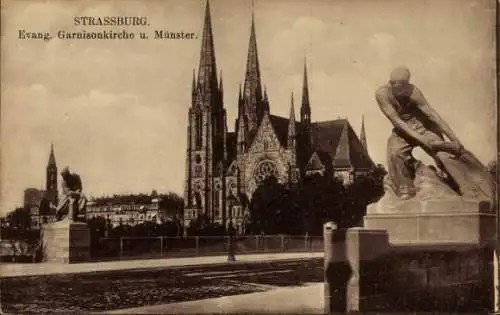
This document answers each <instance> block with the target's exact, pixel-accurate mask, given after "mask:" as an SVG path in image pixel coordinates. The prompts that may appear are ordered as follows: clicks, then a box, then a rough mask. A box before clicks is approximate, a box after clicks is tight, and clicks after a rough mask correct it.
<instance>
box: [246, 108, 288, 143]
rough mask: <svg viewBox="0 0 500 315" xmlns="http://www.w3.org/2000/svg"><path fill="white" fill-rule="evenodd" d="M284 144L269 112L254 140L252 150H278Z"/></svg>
mask: <svg viewBox="0 0 500 315" xmlns="http://www.w3.org/2000/svg"><path fill="white" fill-rule="evenodd" d="M282 147H283V146H282V144H281V143H280V140H279V138H278V135H277V134H276V131H275V129H274V127H273V124H272V123H271V119H270V117H269V115H268V114H266V115H264V117H263V118H262V121H261V123H260V125H259V128H258V129H257V133H256V134H255V137H254V139H253V141H252V144H251V146H250V149H249V151H250V152H267V151H278V150H279V149H280V148H282Z"/></svg>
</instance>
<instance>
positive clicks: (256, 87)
mask: <svg viewBox="0 0 500 315" xmlns="http://www.w3.org/2000/svg"><path fill="white" fill-rule="evenodd" d="M251 20H252V21H251V26H250V43H249V47H248V57H247V65H246V73H245V81H244V86H243V89H241V86H240V91H239V98H238V104H237V106H238V117H237V118H236V121H235V128H234V130H235V131H234V132H229V131H228V128H227V116H226V110H225V107H224V101H223V100H224V98H223V97H224V91H223V83H222V73H221V74H220V76H219V77H218V76H217V66H216V58H215V50H214V40H213V33H212V23H211V16H210V5H209V2H208V0H207V4H206V9H205V20H204V25H203V37H202V43H201V55H200V63H199V69H198V77H197V78H196V76H195V73H194V72H193V82H192V92H191V96H192V101H191V107H190V108H189V113H188V126H187V154H186V179H185V190H184V203H185V205H184V227H188V226H189V225H190V222H191V221H193V220H195V219H196V218H198V217H203V218H204V219H205V220H207V221H208V222H212V223H220V224H222V225H223V226H226V227H227V226H228V223H229V220H231V222H232V224H233V227H236V228H237V229H238V230H240V231H241V229H242V223H243V221H244V219H245V218H246V216H247V215H248V205H249V201H250V200H251V198H252V194H253V192H254V191H255V190H256V189H257V187H258V186H259V183H260V182H262V180H264V179H265V178H267V177H269V176H275V177H276V178H277V179H278V181H279V182H281V183H284V184H293V183H297V182H299V181H300V180H301V178H303V177H304V176H308V175H310V174H314V173H321V174H324V175H326V176H338V177H340V178H341V179H342V180H343V181H344V183H346V184H348V183H349V182H352V181H353V180H354V179H355V177H356V175H359V174H361V173H365V172H369V171H370V170H372V169H373V168H374V166H375V165H374V163H373V161H372V160H371V158H370V156H369V155H368V152H367V148H366V137H365V132H364V123H363V124H362V127H361V135H360V138H361V139H359V138H358V137H357V136H356V134H355V132H354V131H353V128H352V127H351V125H350V124H349V122H348V121H347V120H346V119H337V120H331V121H320V122H312V121H311V104H310V102H309V89H308V78H307V68H306V65H304V81H303V87H302V100H301V104H300V117H299V120H298V121H297V120H296V119H295V104H294V99H293V95H292V96H291V101H290V115H289V117H279V116H276V115H272V114H271V111H270V108H271V103H270V102H269V99H268V97H267V92H266V90H265V89H264V90H263V89H262V83H261V79H260V67H259V57H258V53H257V39H256V32H255V24H254V18H253V14H252V19H251ZM235 105H236V104H235Z"/></svg>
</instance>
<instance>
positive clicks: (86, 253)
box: [43, 220, 90, 264]
mask: <svg viewBox="0 0 500 315" xmlns="http://www.w3.org/2000/svg"><path fill="white" fill-rule="evenodd" d="M43 249H44V259H43V260H44V261H45V262H58V263H66V264H67V263H75V262H84V261H89V260H90V230H89V227H88V225H87V223H84V222H70V221H68V220H64V221H59V222H56V223H53V224H48V225H46V226H45V227H44V229H43Z"/></svg>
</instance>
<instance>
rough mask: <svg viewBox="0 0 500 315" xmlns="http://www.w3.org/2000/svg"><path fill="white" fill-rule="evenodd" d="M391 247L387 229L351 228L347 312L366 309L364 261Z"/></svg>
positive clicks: (348, 255) (348, 257) (348, 256)
mask: <svg viewBox="0 0 500 315" xmlns="http://www.w3.org/2000/svg"><path fill="white" fill-rule="evenodd" d="M389 249H390V245H389V235H388V234H387V231H385V230H369V229H365V228H350V229H349V230H348V231H347V236H346V258H347V260H348V262H349V267H350V270H351V275H350V278H349V280H348V282H347V300H346V304H347V305H346V311H347V312H360V311H366V309H363V305H362V303H361V300H362V297H363V295H364V294H366V293H364V292H363V290H362V285H363V281H364V278H365V275H364V274H363V266H362V265H363V263H366V262H369V261H371V260H375V259H376V258H377V257H379V256H380V255H382V254H384V253H386V252H387V251H388V250H389Z"/></svg>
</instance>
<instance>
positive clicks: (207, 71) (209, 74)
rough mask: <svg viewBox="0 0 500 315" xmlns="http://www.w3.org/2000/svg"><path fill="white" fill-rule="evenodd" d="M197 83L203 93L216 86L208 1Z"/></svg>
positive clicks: (215, 67)
mask: <svg viewBox="0 0 500 315" xmlns="http://www.w3.org/2000/svg"><path fill="white" fill-rule="evenodd" d="M198 84H199V85H200V87H201V90H202V92H203V93H206V92H212V93H213V92H214V91H215V90H216V89H217V88H218V85H217V64H216V62H215V49H214V38H213V34H212V18H211V15H210V1H209V0H207V4H206V7H205V21H204V23H203V38H202V41H201V53H200V68H199V70H198Z"/></svg>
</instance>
